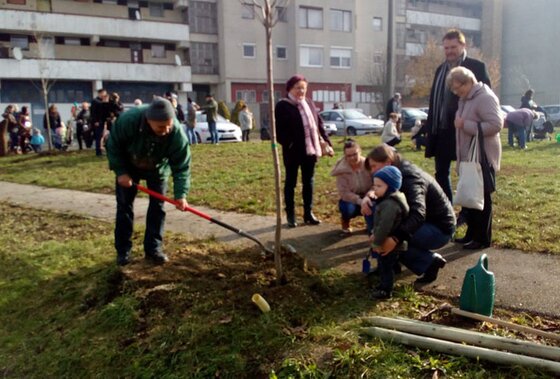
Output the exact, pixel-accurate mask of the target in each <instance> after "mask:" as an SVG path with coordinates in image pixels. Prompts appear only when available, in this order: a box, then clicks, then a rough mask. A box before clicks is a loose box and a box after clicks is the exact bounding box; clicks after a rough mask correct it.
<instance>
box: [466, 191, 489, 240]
mask: <svg viewBox="0 0 560 379" xmlns="http://www.w3.org/2000/svg"><path fill="white" fill-rule="evenodd" d="M465 209H468V212H467V213H466V217H467V233H466V234H465V236H467V237H469V239H472V240H473V241H475V242H479V243H481V244H483V245H490V243H491V242H492V194H491V193H490V192H486V191H484V208H483V209H482V210H481V211H479V210H477V209H471V208H465Z"/></svg>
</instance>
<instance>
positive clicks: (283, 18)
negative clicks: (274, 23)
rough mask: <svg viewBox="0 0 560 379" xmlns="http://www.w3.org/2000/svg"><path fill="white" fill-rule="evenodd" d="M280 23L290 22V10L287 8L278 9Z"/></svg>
mask: <svg viewBox="0 0 560 379" xmlns="http://www.w3.org/2000/svg"><path fill="white" fill-rule="evenodd" d="M276 14H277V16H278V21H279V22H288V10H287V8H286V7H276Z"/></svg>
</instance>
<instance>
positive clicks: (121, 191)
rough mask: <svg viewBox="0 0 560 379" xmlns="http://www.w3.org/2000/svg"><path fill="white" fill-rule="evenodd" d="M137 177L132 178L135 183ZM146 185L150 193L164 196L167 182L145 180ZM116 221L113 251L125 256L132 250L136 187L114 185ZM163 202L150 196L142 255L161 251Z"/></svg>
mask: <svg viewBox="0 0 560 379" xmlns="http://www.w3.org/2000/svg"><path fill="white" fill-rule="evenodd" d="M139 179H140V178H139V177H138V176H132V180H133V181H134V182H135V183H138V182H139ZM146 185H147V187H148V188H149V189H151V190H152V191H155V192H158V193H161V194H163V195H165V193H166V191H167V180H161V179H157V178H156V179H147V180H146ZM115 192H116V195H117V219H116V223H115V249H116V250H117V254H118V255H120V256H125V255H126V254H128V253H129V252H130V250H131V249H132V240H131V238H132V232H133V227H134V199H135V198H136V194H137V193H138V189H137V188H136V186H132V187H130V188H124V187H122V186H119V185H118V183H117V184H116V191H115ZM163 205H164V203H163V201H161V200H157V199H155V198H154V197H151V196H150V205H149V206H148V213H147V215H146V232H145V234H144V253H145V254H147V255H150V254H154V253H155V252H161V251H162V241H163V227H164V224H165V210H164V209H163Z"/></svg>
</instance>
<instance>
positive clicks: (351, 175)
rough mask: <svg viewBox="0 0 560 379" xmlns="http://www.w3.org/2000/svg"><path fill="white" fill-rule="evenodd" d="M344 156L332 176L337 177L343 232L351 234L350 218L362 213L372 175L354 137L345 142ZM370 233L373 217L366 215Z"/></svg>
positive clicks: (336, 165) (337, 163)
mask: <svg viewBox="0 0 560 379" xmlns="http://www.w3.org/2000/svg"><path fill="white" fill-rule="evenodd" d="M343 152H344V156H343V157H342V158H340V159H339V160H338V162H336V164H335V166H334V167H333V169H332V171H331V176H334V177H336V188H337V190H338V195H339V197H340V200H339V201H338V209H339V211H340V222H341V225H342V232H343V233H345V234H350V233H351V232H352V229H351V228H350V220H351V219H353V218H354V217H357V216H359V215H360V214H361V204H362V199H363V198H364V197H365V196H367V193H368V191H369V190H370V189H371V187H372V185H373V182H372V175H371V174H370V172H369V170H367V169H366V168H365V161H366V159H365V158H364V157H363V156H362V150H361V149H360V145H358V143H357V142H356V141H354V140H352V139H348V140H346V142H345V143H344V150H343ZM365 219H366V224H367V229H368V233H369V232H371V229H372V228H373V218H372V217H371V216H370V217H365Z"/></svg>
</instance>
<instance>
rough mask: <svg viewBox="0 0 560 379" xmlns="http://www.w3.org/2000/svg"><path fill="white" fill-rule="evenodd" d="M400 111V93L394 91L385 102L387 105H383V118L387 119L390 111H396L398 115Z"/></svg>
mask: <svg viewBox="0 0 560 379" xmlns="http://www.w3.org/2000/svg"><path fill="white" fill-rule="evenodd" d="M401 111H402V106H401V94H400V93H398V92H396V93H395V95H394V96H393V97H392V98H391V99H390V100H389V101H388V102H387V106H386V107H385V120H389V118H390V117H391V113H396V114H397V115H399V117H400V114H401Z"/></svg>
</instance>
